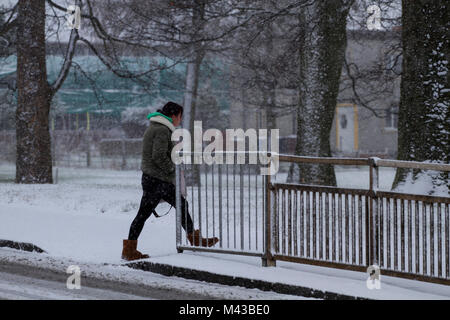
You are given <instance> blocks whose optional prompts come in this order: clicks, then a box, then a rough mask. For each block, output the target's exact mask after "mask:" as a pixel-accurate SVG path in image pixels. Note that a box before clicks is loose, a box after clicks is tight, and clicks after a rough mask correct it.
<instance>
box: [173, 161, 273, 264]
mask: <svg viewBox="0 0 450 320" xmlns="http://www.w3.org/2000/svg"><path fill="white" fill-rule="evenodd" d="M188 167H189V169H190V172H189V171H188ZM258 169H259V166H258V165H244V164H240V165H226V164H214V165H206V164H190V165H178V166H177V169H176V171H177V175H176V176H177V181H180V179H181V175H182V174H181V172H183V171H184V172H186V173H189V175H186V176H187V177H188V178H187V179H186V180H187V181H188V186H187V188H186V198H187V199H188V202H189V210H188V211H189V214H190V216H191V217H192V221H193V224H194V226H195V229H198V230H200V233H201V234H202V236H203V237H206V238H209V237H218V238H219V239H220V241H219V243H218V244H217V245H215V246H214V247H212V248H204V247H200V246H197V247H195V246H191V244H190V243H189V241H188V239H187V237H186V233H184V235H185V237H182V232H181V215H182V214H187V213H188V212H187V211H185V212H184V213H182V212H181V210H178V209H177V219H178V220H177V249H178V250H198V251H210V252H222V253H237V254H243V255H251V256H262V254H263V250H264V232H265V229H264V226H265V223H264V213H265V210H264V203H265V201H266V200H265V189H266V181H265V177H264V176H261V175H259V172H258V173H256V171H257V170H258ZM189 182H190V183H189ZM178 186H180V183H179V184H178ZM176 196H177V203H179V204H180V203H181V197H182V195H181V190H180V187H177V195H176ZM177 208H180V206H179V205H177Z"/></svg>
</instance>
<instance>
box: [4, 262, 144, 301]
mask: <svg viewBox="0 0 450 320" xmlns="http://www.w3.org/2000/svg"><path fill="white" fill-rule="evenodd" d="M4 269H5V268H4V265H2V266H0V271H1V272H0V299H7V300H24V299H25V300H48V299H50V300H79V299H83V300H97V299H101V300H104V299H106V300H140V299H151V297H141V296H138V295H133V294H126V293H122V292H117V291H114V290H111V289H100V288H91V287H86V286H83V287H81V288H80V289H79V290H77V289H72V290H70V289H68V288H67V287H66V282H65V279H64V278H62V277H59V279H54V278H55V277H54V276H49V275H48V274H46V273H45V272H39V271H36V269H34V268H31V267H29V268H28V270H27V275H22V274H17V273H16V272H17V270H15V268H8V269H9V270H8V271H5V270H4ZM44 276H45V277H46V279H42V277H44ZM49 279H51V280H49Z"/></svg>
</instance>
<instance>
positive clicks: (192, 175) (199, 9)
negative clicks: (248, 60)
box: [183, 0, 205, 185]
mask: <svg viewBox="0 0 450 320" xmlns="http://www.w3.org/2000/svg"><path fill="white" fill-rule="evenodd" d="M195 3H196V6H194V7H193V8H192V25H193V29H194V30H196V33H195V35H194V37H193V39H192V40H193V41H194V44H192V45H191V46H192V50H191V51H192V56H193V58H192V60H191V61H189V62H188V64H187V67H186V91H185V94H184V116H183V117H184V120H183V127H184V128H185V129H188V130H189V131H190V132H191V139H192V140H191V146H194V134H193V132H194V121H195V113H196V106H197V96H198V83H199V78H200V65H201V64H202V61H203V58H204V56H205V52H204V49H203V48H202V46H201V44H199V43H198V42H197V41H195V40H196V38H198V37H199V36H200V33H201V30H202V28H203V24H204V15H205V2H204V0H197V1H196V2H195ZM185 179H186V183H187V184H189V185H194V184H198V183H199V182H200V171H199V168H198V167H197V166H193V167H192V170H189V171H188V172H186V176H185Z"/></svg>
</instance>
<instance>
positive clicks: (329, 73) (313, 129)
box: [288, 0, 353, 186]
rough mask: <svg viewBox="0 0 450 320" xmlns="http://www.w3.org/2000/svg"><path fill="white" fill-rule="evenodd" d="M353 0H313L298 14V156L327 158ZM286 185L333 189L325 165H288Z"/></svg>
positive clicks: (332, 177)
mask: <svg viewBox="0 0 450 320" xmlns="http://www.w3.org/2000/svg"><path fill="white" fill-rule="evenodd" d="M352 3H353V1H345V0H341V1H334V0H327V1H315V2H314V3H313V4H312V5H311V6H310V7H307V8H306V9H305V10H304V11H303V12H302V13H301V14H300V28H301V30H302V32H303V35H302V37H301V43H300V46H301V47H300V78H301V85H300V99H299V104H298V108H297V124H298V125H297V143H296V149H295V153H296V154H297V155H301V156H316V157H330V156H331V147H330V132H331V127H332V123H333V116H334V111H335V108H336V103H337V96H338V93H339V79H340V76H341V70H342V65H343V61H344V55H345V48H346V44H347V37H346V24H347V15H348V11H349V9H350V6H351V4H352ZM288 181H289V182H293V183H298V182H300V183H308V184H323V185H329V186H335V185H336V176H335V174H334V168H333V167H332V166H330V165H310V164H308V165H305V164H301V165H298V164H292V165H291V168H290V170H289V176H288Z"/></svg>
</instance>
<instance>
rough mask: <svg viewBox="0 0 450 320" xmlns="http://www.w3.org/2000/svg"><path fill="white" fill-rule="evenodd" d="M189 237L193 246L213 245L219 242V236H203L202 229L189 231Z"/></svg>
mask: <svg viewBox="0 0 450 320" xmlns="http://www.w3.org/2000/svg"><path fill="white" fill-rule="evenodd" d="M187 238H188V240H189V242H190V243H191V246H197V247H198V246H200V245H201V246H202V247H212V246H213V245H215V244H216V243H217V242H219V238H217V237H214V238H202V236H201V235H200V230H195V231H194V232H192V233H189V234H188V235H187Z"/></svg>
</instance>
